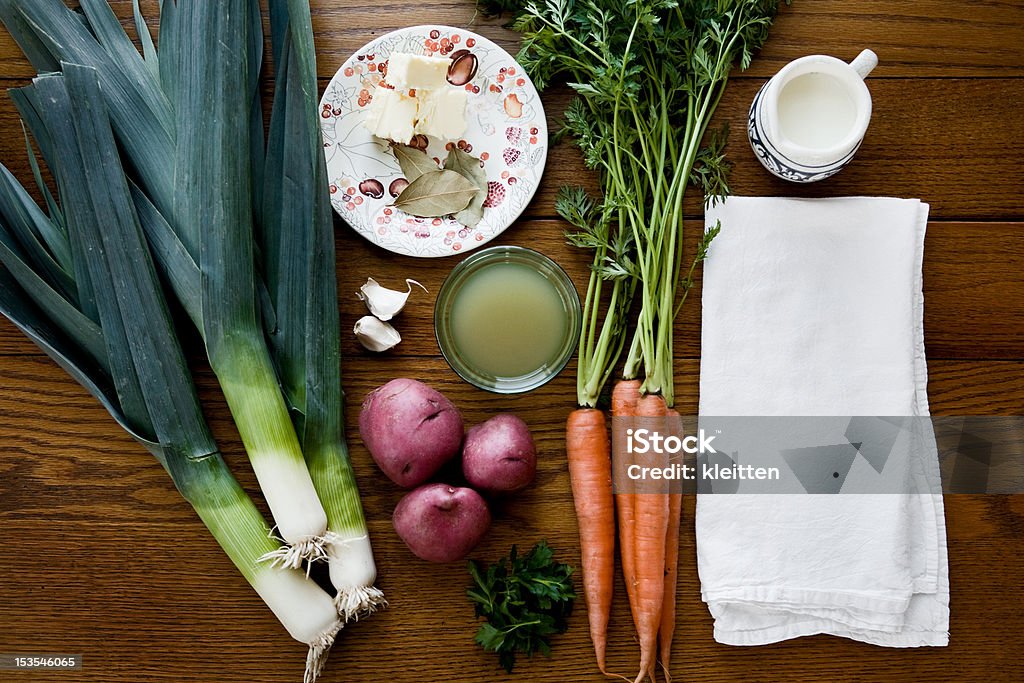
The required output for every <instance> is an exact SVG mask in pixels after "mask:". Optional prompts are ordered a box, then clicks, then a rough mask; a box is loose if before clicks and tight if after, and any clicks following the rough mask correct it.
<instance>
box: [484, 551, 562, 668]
mask: <svg viewBox="0 0 1024 683" xmlns="http://www.w3.org/2000/svg"><path fill="white" fill-rule="evenodd" d="M572 572H573V568H572V567H570V566H569V565H567V564H562V563H561V562H556V561H555V559H554V554H553V553H552V551H551V548H550V547H548V544H547V543H546V542H544V541H541V542H540V543H538V544H537V545H535V546H534V547H533V549H532V550H531V551H530V552H529V553H527V554H526V555H523V556H522V557H520V556H519V555H518V549H517V548H516V546H512V551H511V552H510V553H509V555H508V557H504V558H502V559H501V560H499V561H498V562H495V563H494V564H492V565H490V566H489V567H487V568H486V569H484V568H483V567H482V566H481V565H480V564H479V563H478V562H475V561H471V562H470V563H469V573H470V575H472V577H473V585H472V586H471V587H470V588H468V589H467V590H466V595H468V596H469V599H470V601H471V602H472V603H473V607H474V610H475V611H476V615H477V616H478V617H483V618H484V619H485V620H486V621H485V622H484V623H482V624H481V625H480V630H479V631H477V634H476V638H475V640H476V642H477V643H478V644H480V645H481V646H483V648H484V650H486V651H488V652H496V653H498V661H499V662H500V663H501V665H502V666H503V667H505V670H506V671H508V672H509V673H512V667H513V666H515V662H516V653H523V654H525V655H527V656H531V657H532V656H533V653H534V652H540V653H541V654H543V655H544V656H545V657H547V656H550V654H551V646H550V644H549V639H550V638H551V636H553V635H555V634H558V633H564V632H565V630H566V628H568V617H569V613H570V612H571V611H572V603H573V600H575V599H576V593H575V591H574V590H573V585H572V578H571V576H572Z"/></svg>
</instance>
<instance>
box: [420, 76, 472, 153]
mask: <svg viewBox="0 0 1024 683" xmlns="http://www.w3.org/2000/svg"><path fill="white" fill-rule="evenodd" d="M416 96H417V97H416V99H418V100H419V114H418V120H417V121H416V132H417V133H423V134H424V135H431V136H433V137H435V138H440V139H441V140H457V139H458V138H461V137H462V136H463V135H464V134H465V132H466V100H467V97H468V96H467V94H466V91H465V90H464V89H462V88H455V87H451V86H448V87H445V88H442V89H440V90H429V91H427V92H422V93H421V92H417V93H416Z"/></svg>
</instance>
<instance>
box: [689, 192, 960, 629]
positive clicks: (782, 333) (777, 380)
mask: <svg viewBox="0 0 1024 683" xmlns="http://www.w3.org/2000/svg"><path fill="white" fill-rule="evenodd" d="M927 218H928V205H927V204H923V203H921V202H920V201H918V200H909V199H890V198H874V197H851V198H840V199H824V200H821V199H781V198H755V197H730V198H728V199H727V200H725V201H724V202H721V203H719V204H718V205H717V206H716V207H713V208H712V209H711V210H709V211H708V214H707V223H708V226H709V227H710V226H713V225H715V224H716V223H717V222H720V223H721V226H722V230H721V233H720V234H719V235H718V236H717V237H716V238H715V240H714V242H713V244H712V246H711V250H710V254H709V257H708V260H707V262H706V264H705V266H704V285H703V328H702V347H701V369H700V414H701V415H702V416H748V415H767V416H778V415H781V416H926V415H928V397H927V392H926V385H927V368H926V364H925V354H924V335H923V322H922V317H923V310H924V298H923V295H922V292H921V259H922V255H923V251H924V234H925V227H926V223H927ZM924 457H925V458H926V459H928V462H925V463H924V464H923V466H919V467H920V469H922V470H927V474H926V475H922V476H932V474H933V473H934V471H935V468H936V467H937V463H936V462H935V454H934V451H933V450H932V451H929V452H928V453H926V455H925V456H924ZM923 490H927V491H934V490H935V489H934V488H931V489H927V488H926V489H923ZM696 527H697V529H696V531H697V562H698V569H699V572H700V580H701V592H702V597H703V599H704V601H705V602H706V603H707V604H708V608H709V610H710V612H711V614H712V616H713V617H714V620H715V640H717V641H718V642H720V643H725V644H729V645H762V644H767V643H773V642H777V641H780V640H786V639H789V638H795V637H799V636H805V635H812V634H817V633H828V634H832V635H836V636H842V637H846V638H852V639H854V640H859V641H863V642H867V643H873V644H876V645H885V646H890V647H915V646H923V645H946V644H947V643H948V640H949V633H948V631H949V574H948V568H947V560H946V531H945V519H944V516H943V508H942V496H941V493H930V492H929V493H914V494H907V495H892V494H876V493H870V494H866V493H865V494H861V493H858V494H839V495H820V494H818V495H811V494H787V495H784V494H771V493H767V494H744V493H742V489H741V492H740V493H738V494H732V495H718V494H702V495H699V496H698V501H697V518H696Z"/></svg>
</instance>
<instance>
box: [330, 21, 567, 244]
mask: <svg viewBox="0 0 1024 683" xmlns="http://www.w3.org/2000/svg"><path fill="white" fill-rule="evenodd" d="M393 52H407V53H411V54H420V55H425V56H435V57H448V58H449V59H450V60H451V65H450V66H449V69H448V82H449V83H450V84H452V86H453V87H462V88H465V89H466V91H467V92H468V93H469V98H468V102H467V104H466V123H467V126H466V133H465V135H464V137H463V138H462V139H460V140H457V141H455V142H449V143H447V145H446V144H445V143H442V142H441V141H439V140H437V139H435V138H427V137H426V136H424V135H417V136H416V138H415V139H414V140H413V142H412V145H413V146H416V147H419V148H420V149H422V150H424V151H425V152H427V154H429V155H430V156H431V157H433V158H434V159H435V161H437V162H438V163H439V164H440V163H441V162H442V161H443V160H444V158H445V157H446V156H447V154H448V150H447V149H446V147H447V148H450V147H451V146H453V145H458V147H459V148H461V149H463V150H465V151H466V152H468V153H469V154H472V155H473V156H476V157H479V158H480V160H481V166H482V168H483V169H484V171H485V172H486V174H487V190H488V192H487V199H486V201H485V202H484V207H485V208H484V217H483V220H481V221H480V223H479V224H478V225H477V226H476V227H474V228H467V227H465V226H463V225H461V224H459V223H458V222H457V221H455V219H454V218H452V217H450V216H449V217H444V218H417V217H415V216H410V215H409V214H406V213H405V212H403V211H401V210H400V209H397V208H395V207H393V206H391V204H392V202H393V201H394V198H395V197H397V196H398V195H399V194H400V193H401V191H402V190H403V189H404V187H405V186H406V185H407V184H408V183H407V181H406V180H405V178H404V177H403V176H402V171H401V168H400V167H399V165H398V161H397V160H396V159H395V157H394V154H392V153H391V151H390V150H389V149H388V143H387V142H385V141H383V140H380V139H377V138H375V137H374V136H373V135H372V134H371V133H370V131H369V130H367V129H366V127H365V126H364V125H363V121H364V120H365V117H366V111H367V108H368V107H369V105H370V102H372V101H373V96H374V93H375V91H376V89H377V88H378V87H379V84H380V82H381V81H382V80H384V79H385V77H386V75H387V64H388V57H389V56H390V55H391V53H393ZM320 117H321V119H320V123H321V128H322V130H323V136H324V154H325V155H326V157H327V171H328V177H329V178H330V182H331V204H332V205H333V206H334V209H335V211H337V212H338V214H339V215H340V216H341V217H342V218H343V219H345V221H346V222H347V223H348V224H349V225H350V226H352V228H353V229H354V230H355V231H356V232H358V233H359V234H361V235H363V236H364V237H366V238H367V239H368V240H370V241H371V242H373V243H375V244H377V245H379V246H381V247H383V248H385V249H388V250H389V251H393V252H396V253H399V254H405V255H408V256H422V257H438V256H451V255H453V254H458V253H464V252H467V251H469V250H471V249H475V248H476V247H479V246H481V245H483V244H486V243H487V242H489V241H490V240H492V239H494V238H495V237H497V236H498V235H499V234H501V233H502V232H503V231H504V230H505V229H506V228H508V227H509V226H510V225H511V224H512V223H513V222H514V221H515V220H516V219H517V218H518V217H519V216H520V215H521V214H522V212H523V210H524V209H525V208H526V206H527V204H529V203H530V200H531V199H532V198H533V195H534V193H535V192H536V191H537V186H538V185H539V184H540V179H541V176H542V175H543V173H544V164H545V162H546V160H547V148H548V128H547V120H546V118H545V116H544V107H543V105H542V103H541V101H540V96H539V95H538V94H537V89H536V88H535V87H534V86H533V83H532V82H531V81H530V79H529V77H528V76H527V75H526V73H525V72H524V71H523V68H522V67H521V66H519V64H517V63H516V61H515V60H514V59H513V58H512V56H511V55H509V54H508V53H507V52H505V50H503V49H502V48H501V47H499V46H498V45H496V44H494V43H493V42H491V41H490V40H488V39H487V38H484V37H483V36H479V35H477V34H475V33H473V32H472V31H466V30H463V29H456V28H452V27H449V26H415V27H412V28H406V29H400V30H398V31H394V32H392V33H388V34H386V35H384V36H381V37H380V38H377V39H375V40H373V41H371V42H369V43H367V44H366V45H365V46H364V47H363V48H362V49H361V50H360V51H359V52H357V53H356V54H354V55H352V56H351V57H349V59H348V61H346V62H345V64H343V65H342V67H341V69H339V70H338V73H337V74H335V76H334V78H333V79H332V80H331V82H330V84H329V85H328V86H327V90H326V91H325V92H324V96H323V99H322V100H321V102H320Z"/></svg>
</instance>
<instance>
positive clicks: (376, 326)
mask: <svg viewBox="0 0 1024 683" xmlns="http://www.w3.org/2000/svg"><path fill="white" fill-rule="evenodd" d="M352 331H353V332H355V334H356V339H358V340H359V343H360V344H362V345H363V348H364V349H366V350H367V351H373V352H375V353H380V352H382V351H387V350H388V349H393V348H395V347H396V346H398V343H399V342H400V341H402V335H400V334H398V330H396V329H395V328H394V327H392V326H391V324H389V323H386V322H382V321H380V320H378V319H377V318H374V317H373V316H372V315H365V316H363V317H362V318H360V319H359V320H357V321H356V325H355V327H353V328H352Z"/></svg>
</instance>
